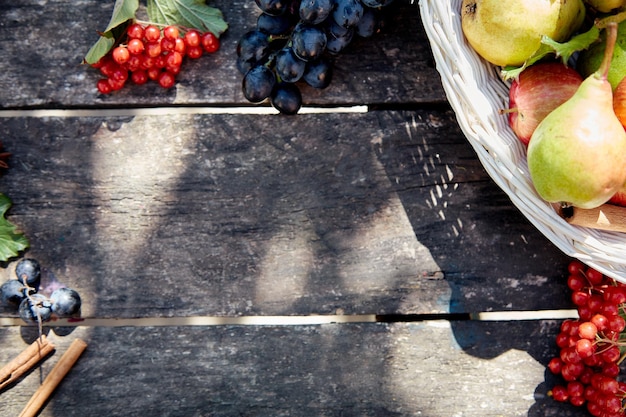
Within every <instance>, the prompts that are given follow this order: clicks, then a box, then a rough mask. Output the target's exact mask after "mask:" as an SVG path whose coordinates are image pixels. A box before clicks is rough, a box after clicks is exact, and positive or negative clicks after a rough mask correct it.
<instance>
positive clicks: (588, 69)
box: [576, 21, 626, 90]
mask: <svg viewBox="0 0 626 417" xmlns="http://www.w3.org/2000/svg"><path fill="white" fill-rule="evenodd" d="M601 39H602V42H599V43H596V44H593V45H592V46H591V47H590V48H589V49H586V50H584V51H582V52H581V53H580V55H579V56H578V60H577V61H576V69H577V70H578V72H579V73H580V75H582V76H583V77H585V78H586V77H588V76H590V75H591V74H593V73H594V72H596V71H597V70H598V68H599V67H600V64H601V63H602V59H603V58H604V50H605V49H606V39H605V38H604V36H601ZM625 75H626V21H623V22H621V23H620V24H619V25H618V27H617V43H616V44H615V48H614V49H613V57H612V60H611V67H610V68H609V72H608V74H607V79H608V80H609V83H611V87H612V88H613V90H615V89H616V88H617V84H619V82H620V81H621V80H622V79H623V78H624V76H625Z"/></svg>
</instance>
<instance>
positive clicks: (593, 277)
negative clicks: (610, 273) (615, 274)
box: [585, 268, 604, 285]
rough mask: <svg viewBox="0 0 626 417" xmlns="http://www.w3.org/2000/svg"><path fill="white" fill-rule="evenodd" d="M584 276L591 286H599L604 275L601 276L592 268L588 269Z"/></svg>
mask: <svg viewBox="0 0 626 417" xmlns="http://www.w3.org/2000/svg"><path fill="white" fill-rule="evenodd" d="M585 275H586V276H587V279H588V280H589V283H591V284H592V285H599V284H601V283H602V281H603V280H604V275H602V273H601V272H598V271H596V270H595V269H593V268H588V269H587V273H586V274H585Z"/></svg>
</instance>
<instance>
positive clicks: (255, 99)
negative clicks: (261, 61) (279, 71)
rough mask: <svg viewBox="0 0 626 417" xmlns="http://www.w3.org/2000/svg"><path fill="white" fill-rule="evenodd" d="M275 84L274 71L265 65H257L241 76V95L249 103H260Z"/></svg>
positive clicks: (268, 94)
mask: <svg viewBox="0 0 626 417" xmlns="http://www.w3.org/2000/svg"><path fill="white" fill-rule="evenodd" d="M275 84H276V76H275V75H274V71H272V70H271V69H269V68H268V67H266V66H265V65H257V66H255V67H252V69H251V70H250V71H248V72H247V73H246V75H244V77H243V83H242V91H243V95H244V97H245V98H246V100H248V101H249V102H251V103H260V102H262V101H263V100H265V99H266V98H268V97H269V96H270V94H271V93H272V90H273V89H274V85H275Z"/></svg>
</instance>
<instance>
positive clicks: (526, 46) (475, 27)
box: [461, 0, 585, 66]
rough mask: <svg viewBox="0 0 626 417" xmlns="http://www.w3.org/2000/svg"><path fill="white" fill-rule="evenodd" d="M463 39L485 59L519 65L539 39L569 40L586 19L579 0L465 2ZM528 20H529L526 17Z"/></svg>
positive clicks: (462, 9)
mask: <svg viewBox="0 0 626 417" xmlns="http://www.w3.org/2000/svg"><path fill="white" fill-rule="evenodd" d="M461 13H462V27H463V32H464V34H465V37H466V38H467V41H468V42H469V44H470V45H471V46H472V48H474V50H475V51H476V52H477V53H478V54H479V55H480V56H482V57H483V58H484V59H485V60H487V61H489V62H491V63H492V64H495V65H499V66H509V65H510V66H519V65H522V64H523V63H524V62H526V60H527V59H528V58H529V57H531V56H532V55H533V54H534V53H535V51H537V49H539V47H540V46H541V37H542V36H544V35H545V36H549V37H550V38H552V39H554V40H555V41H558V42H560V41H564V40H566V39H568V38H569V37H570V36H571V35H572V34H573V33H574V32H576V30H578V29H579V28H580V26H581V25H582V23H583V20H584V18H585V5H584V3H583V1H582V0H552V1H546V0H530V1H529V0H464V1H463V4H462V8H461ZM529 17H530V18H529Z"/></svg>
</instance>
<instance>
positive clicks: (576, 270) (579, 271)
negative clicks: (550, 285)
mask: <svg viewBox="0 0 626 417" xmlns="http://www.w3.org/2000/svg"><path fill="white" fill-rule="evenodd" d="M586 270H587V266H585V264H584V263H582V262H581V261H579V260H578V259H574V260H573V261H571V262H570V263H569V264H568V265H567V272H569V273H570V275H585V271H586Z"/></svg>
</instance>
